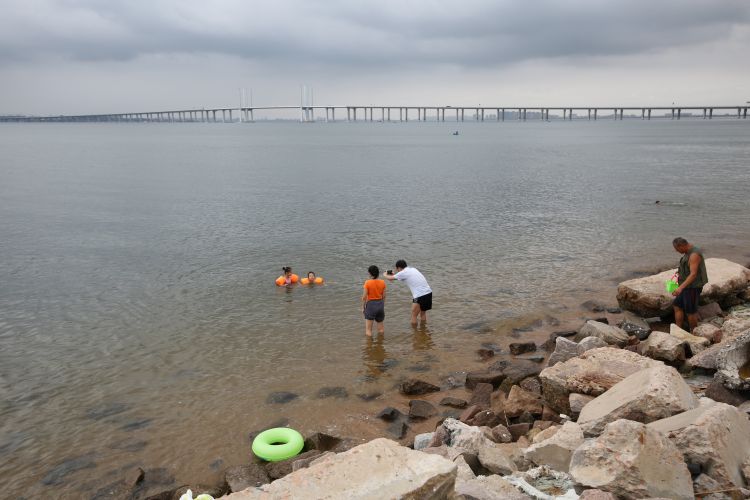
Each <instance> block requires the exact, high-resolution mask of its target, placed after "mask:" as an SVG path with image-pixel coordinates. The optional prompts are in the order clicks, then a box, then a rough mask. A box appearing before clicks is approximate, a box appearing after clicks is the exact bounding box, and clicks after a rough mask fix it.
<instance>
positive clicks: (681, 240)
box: [672, 238, 688, 247]
mask: <svg viewBox="0 0 750 500" xmlns="http://www.w3.org/2000/svg"><path fill="white" fill-rule="evenodd" d="M687 244H688V241H687V240H686V239H685V238H675V239H673V240H672V246H676V247H681V246H683V245H687Z"/></svg>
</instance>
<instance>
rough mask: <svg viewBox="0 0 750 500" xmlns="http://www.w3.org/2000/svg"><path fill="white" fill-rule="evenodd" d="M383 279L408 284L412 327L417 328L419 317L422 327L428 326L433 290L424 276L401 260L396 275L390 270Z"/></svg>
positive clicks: (397, 263)
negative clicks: (428, 313)
mask: <svg viewBox="0 0 750 500" xmlns="http://www.w3.org/2000/svg"><path fill="white" fill-rule="evenodd" d="M383 278H385V279H387V280H390V281H393V280H398V281H403V282H405V283H406V285H407V286H408V287H409V290H411V296H412V305H411V326H417V317H419V319H420V320H421V322H422V325H425V324H427V311H429V310H430V309H432V288H430V285H429V284H427V280H426V279H425V277H424V275H423V274H422V273H420V272H419V270H418V269H417V268H416V267H409V266H408V265H407V264H406V261H405V260H403V259H399V260H398V261H397V262H396V274H393V271H391V270H390V269H389V270H388V271H386V273H385V274H384V275H383Z"/></svg>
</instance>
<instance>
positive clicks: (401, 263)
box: [396, 259, 406, 269]
mask: <svg viewBox="0 0 750 500" xmlns="http://www.w3.org/2000/svg"><path fill="white" fill-rule="evenodd" d="M396 267H398V268H399V269H406V261H405V260H404V259H398V260H397V261H396Z"/></svg>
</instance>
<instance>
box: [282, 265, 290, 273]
mask: <svg viewBox="0 0 750 500" xmlns="http://www.w3.org/2000/svg"><path fill="white" fill-rule="evenodd" d="M281 270H282V271H284V272H285V273H289V272H291V271H292V268H291V267H289V266H284V267H282V268H281Z"/></svg>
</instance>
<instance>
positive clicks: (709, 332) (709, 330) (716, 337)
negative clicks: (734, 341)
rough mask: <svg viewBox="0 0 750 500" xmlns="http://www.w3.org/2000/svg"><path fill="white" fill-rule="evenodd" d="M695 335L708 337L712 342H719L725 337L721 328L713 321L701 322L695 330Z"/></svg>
mask: <svg viewBox="0 0 750 500" xmlns="http://www.w3.org/2000/svg"><path fill="white" fill-rule="evenodd" d="M693 335H697V336H698V337H703V338H704V339H708V341H709V342H711V343H712V344H718V343H719V342H721V339H722V337H723V335H722V332H721V328H720V327H718V326H716V325H714V324H713V323H701V324H699V325H698V326H696V327H695V329H694V330H693Z"/></svg>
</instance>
